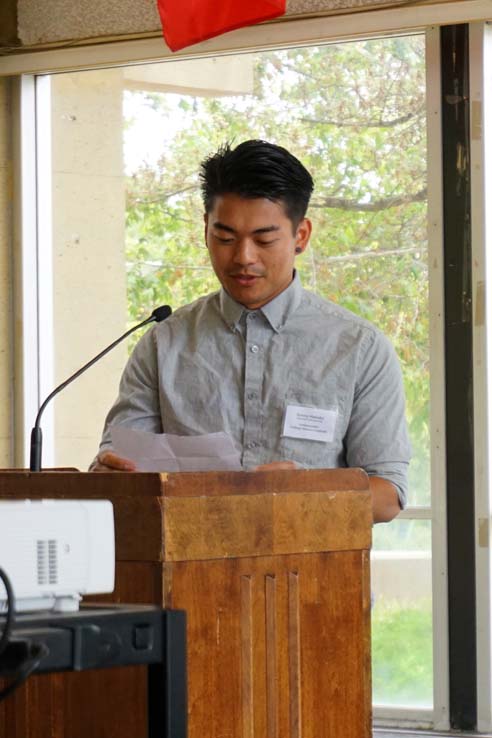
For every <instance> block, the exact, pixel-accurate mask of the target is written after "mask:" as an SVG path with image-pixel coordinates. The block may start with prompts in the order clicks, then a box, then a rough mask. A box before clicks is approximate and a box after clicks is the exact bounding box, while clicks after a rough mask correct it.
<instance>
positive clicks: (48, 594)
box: [0, 500, 115, 613]
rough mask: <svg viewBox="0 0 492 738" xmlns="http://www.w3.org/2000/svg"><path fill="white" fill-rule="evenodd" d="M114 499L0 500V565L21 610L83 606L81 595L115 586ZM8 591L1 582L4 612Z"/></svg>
mask: <svg viewBox="0 0 492 738" xmlns="http://www.w3.org/2000/svg"><path fill="white" fill-rule="evenodd" d="M114 558H115V557H114V521H113V505H112V504H111V502H109V500H16V501H11V502H10V501H5V500H0V568H2V569H3V570H4V571H5V572H6V574H7V576H8V577H9V579H10V581H11V583H12V588H13V590H14V596H15V609H16V611H17V612H22V611H28V610H53V611H55V612H70V611H74V610H78V607H79V602H80V599H81V595H83V594H100V593H103V592H112V591H113V589H114ZM6 609H7V591H6V589H5V587H4V585H3V583H2V581H1V580H0V613H2V612H5V611H6Z"/></svg>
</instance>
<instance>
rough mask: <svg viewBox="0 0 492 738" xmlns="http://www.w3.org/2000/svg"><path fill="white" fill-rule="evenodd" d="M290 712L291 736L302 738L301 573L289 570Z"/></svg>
mask: <svg viewBox="0 0 492 738" xmlns="http://www.w3.org/2000/svg"><path fill="white" fill-rule="evenodd" d="M288 581H289V586H288V592H289V594H288V598H289V626H288V627H289V694H290V702H289V712H290V737H291V738H301V664H300V650H301V648H300V639H301V629H300V618H299V574H298V572H296V571H289V580H288Z"/></svg>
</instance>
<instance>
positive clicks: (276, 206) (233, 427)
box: [91, 141, 410, 522]
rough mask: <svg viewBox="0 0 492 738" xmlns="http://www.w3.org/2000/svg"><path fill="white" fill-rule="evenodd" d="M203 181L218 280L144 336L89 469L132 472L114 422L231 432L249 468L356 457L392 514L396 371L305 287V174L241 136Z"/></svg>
mask: <svg viewBox="0 0 492 738" xmlns="http://www.w3.org/2000/svg"><path fill="white" fill-rule="evenodd" d="M201 181H202V195H203V201H204V207H205V216H204V217H205V242H206V245H207V248H208V251H209V255H210V260H211V263H212V266H213V268H214V271H215V273H216V275H217V277H218V279H219V281H220V283H221V285H222V288H221V290H220V291H219V292H215V293H213V294H211V295H206V296H204V297H201V298H199V299H198V300H196V301H195V302H193V303H191V304H190V305H186V306H185V307H182V308H180V309H178V310H177V311H176V312H175V313H174V314H173V315H172V316H171V317H170V318H168V319H167V320H166V321H164V322H162V323H159V324H157V325H154V326H153V328H152V329H150V330H149V331H148V332H147V333H146V334H145V335H144V336H143V337H142V338H141V339H140V341H139V343H138V344H137V346H136V348H135V350H134V351H133V353H132V355H131V357H130V359H129V361H128V363H127V366H126V368H125V370H124V373H123V376H122V379H121V383H120V389H119V395H118V398H117V400H116V402H115V404H114V405H113V407H112V408H111V410H110V412H109V414H108V416H107V419H106V423H105V428H104V432H103V438H102V441H101V446H100V449H99V453H98V456H97V457H96V459H95V461H94V462H93V464H92V466H91V469H92V470H94V471H108V470H118V471H134V470H135V464H134V462H133V461H132V460H130V459H124V458H122V457H120V456H118V455H116V454H115V453H114V451H112V450H111V430H110V429H111V426H112V425H115V424H116V425H125V426H128V427H132V428H137V429H140V430H145V431H150V432H153V433H172V434H176V435H201V434H206V433H213V432H217V431H225V432H227V433H228V434H229V435H230V436H231V437H232V438H233V439H234V441H235V444H236V445H237V447H238V448H240V449H241V461H242V465H243V467H244V468H245V469H252V470H254V469H259V468H261V469H278V468H295V467H302V468H330V467H361V468H362V469H364V470H365V471H366V472H367V474H368V475H369V477H370V488H371V493H372V499H373V516H374V521H375V522H382V521H388V520H391V519H392V518H393V517H394V516H395V515H396V514H397V513H398V512H399V510H400V509H401V507H403V506H404V504H405V499H406V489H407V468H408V463H409V459H410V444H409V441H408V436H407V429H406V423H405V417H404V395H403V387H402V381H401V372H400V368H399V365H398V360H397V358H396V354H395V352H394V349H393V347H392V346H391V344H390V342H389V341H388V340H387V339H386V338H385V336H383V334H382V333H381V332H380V331H379V330H378V329H376V328H375V327H374V326H373V325H371V324H370V323H369V322H367V321H366V320H363V319H362V318H360V317H358V316H356V315H354V314H353V313H351V312H349V311H348V310H345V309H344V308H342V307H340V306H338V305H336V304H334V303H332V302H329V301H327V300H324V299H322V298H321V297H318V296H317V295H315V294H314V293H312V292H309V291H307V290H305V289H304V288H303V287H302V285H301V283H300V280H299V276H298V275H297V273H296V271H295V268H294V265H295V259H296V256H298V255H299V254H302V253H303V252H304V251H305V249H306V248H307V246H308V243H309V238H310V235H311V222H310V220H309V219H308V218H307V217H306V212H307V208H308V204H309V199H310V196H311V194H312V191H313V179H312V177H311V175H310V173H309V172H308V171H307V169H306V168H305V167H304V166H303V164H302V163H301V162H300V161H299V160H298V159H296V158H295V157H294V156H293V155H292V154H291V153H290V152H288V151H287V150H286V149H284V148H282V147H280V146H276V145H273V144H270V143H267V142H264V141H245V142H243V143H241V144H239V145H238V146H237V147H235V148H231V147H230V146H228V145H226V146H224V147H222V148H221V149H219V151H218V152H217V153H216V154H214V155H213V156H210V157H209V158H207V159H205V160H204V162H203V163H202V165H201ZM307 417H309V423H307V425H308V426H309V427H308V429H307V430H306V423H305V422H304V420H305V419H306V418H307Z"/></svg>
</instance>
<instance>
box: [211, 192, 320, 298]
mask: <svg viewBox="0 0 492 738" xmlns="http://www.w3.org/2000/svg"><path fill="white" fill-rule="evenodd" d="M310 234H311V223H310V221H309V220H307V219H306V218H305V219H304V220H302V221H301V223H300V224H299V225H298V226H297V228H296V230H295V233H294V232H293V227H292V221H291V220H289V218H288V217H287V215H286V214H285V210H284V207H283V205H282V203H278V202H272V201H271V200H267V199H266V198H263V197H262V198H255V199H246V198H244V197H240V196H239V195H234V194H226V195H221V196H220V197H216V198H215V202H214V206H213V208H212V210H211V211H210V213H208V214H206V215H205V239H206V242H207V248H208V250H209V253H210V259H211V262H212V266H213V268H214V271H215V273H216V275H217V277H218V278H219V281H220V283H221V285H222V286H223V287H224V289H225V290H227V292H228V293H229V294H230V295H231V297H233V298H234V299H235V300H236V301H237V302H239V303H241V304H242V305H244V306H245V307H247V308H249V309H250V310H255V309H257V308H260V307H262V306H263V305H266V303H267V302H270V300H272V299H273V298H274V297H276V296H277V295H278V294H280V292H282V291H283V290H284V289H285V288H286V287H288V286H289V284H290V282H291V281H292V272H293V268H294V259H295V256H296V251H297V253H302V252H303V251H304V249H305V248H306V246H307V244H308V241H309V236H310Z"/></svg>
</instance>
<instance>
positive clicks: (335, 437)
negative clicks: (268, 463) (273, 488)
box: [277, 385, 347, 468]
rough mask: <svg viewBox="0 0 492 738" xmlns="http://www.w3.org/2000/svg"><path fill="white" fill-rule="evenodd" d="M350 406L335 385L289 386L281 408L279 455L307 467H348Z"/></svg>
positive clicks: (280, 405)
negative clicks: (346, 443) (345, 441)
mask: <svg viewBox="0 0 492 738" xmlns="http://www.w3.org/2000/svg"><path fill="white" fill-rule="evenodd" d="M346 406H347V402H346V397H345V396H344V393H343V392H340V390H339V389H337V387H336V386H333V385H332V386H328V387H327V386H325V387H323V388H320V389H314V390H313V388H299V387H296V388H289V390H288V391H287V392H286V394H285V396H284V398H283V399H282V400H281V401H280V402H279V405H278V408H277V433H278V441H277V442H278V455H279V458H281V459H289V460H292V461H296V462H298V463H300V464H302V465H304V466H307V467H325V468H329V467H338V466H344V465H345V464H344V461H343V459H344V446H343V438H344V436H345V430H346V425H347V423H346V417H345V416H346V412H345V409H346Z"/></svg>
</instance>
